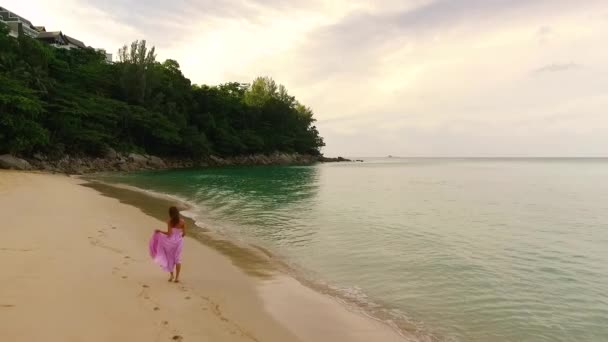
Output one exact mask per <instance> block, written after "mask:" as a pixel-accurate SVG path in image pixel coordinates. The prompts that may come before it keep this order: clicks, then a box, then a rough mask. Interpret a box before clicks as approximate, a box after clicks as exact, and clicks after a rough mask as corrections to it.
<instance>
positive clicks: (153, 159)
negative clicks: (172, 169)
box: [148, 156, 167, 169]
mask: <svg viewBox="0 0 608 342" xmlns="http://www.w3.org/2000/svg"><path fill="white" fill-rule="evenodd" d="M148 164H149V165H150V166H152V167H153V168H155V169H164V168H166V167H167V164H165V161H164V160H162V159H160V158H159V157H157V156H150V159H148Z"/></svg>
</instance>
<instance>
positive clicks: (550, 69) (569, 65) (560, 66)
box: [533, 62, 582, 74]
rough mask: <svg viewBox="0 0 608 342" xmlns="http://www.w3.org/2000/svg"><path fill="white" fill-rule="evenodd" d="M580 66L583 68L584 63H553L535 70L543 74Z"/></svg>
mask: <svg viewBox="0 0 608 342" xmlns="http://www.w3.org/2000/svg"><path fill="white" fill-rule="evenodd" d="M579 68H582V65H580V64H576V63H574V62H570V63H553V64H548V65H545V66H542V67H540V68H537V69H535V70H534V71H533V72H534V73H536V74H543V73H553V72H562V71H569V70H573V69H579Z"/></svg>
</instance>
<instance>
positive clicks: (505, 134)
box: [5, 0, 608, 155]
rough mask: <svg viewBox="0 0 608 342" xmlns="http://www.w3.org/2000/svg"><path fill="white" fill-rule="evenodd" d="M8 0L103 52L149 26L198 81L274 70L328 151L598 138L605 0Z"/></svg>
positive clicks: (587, 149) (452, 150)
mask: <svg viewBox="0 0 608 342" xmlns="http://www.w3.org/2000/svg"><path fill="white" fill-rule="evenodd" d="M5 2H8V3H5V5H6V7H8V8H11V9H14V10H15V11H16V12H18V13H20V14H22V15H24V16H25V17H27V18H30V19H32V21H34V23H35V24H36V25H39V24H42V25H47V27H49V26H51V27H52V29H62V30H64V31H65V32H66V33H68V34H70V35H73V36H74V37H77V38H79V39H82V40H84V41H85V42H86V43H87V44H90V45H92V46H95V47H105V48H107V49H108V50H109V51H116V50H117V49H118V47H119V46H121V45H122V44H123V43H126V42H130V41H132V40H135V39H142V38H144V39H147V40H148V41H149V43H150V44H153V45H156V47H157V51H158V54H159V59H163V58H173V59H176V60H178V61H179V63H180V65H181V66H182V70H183V72H184V74H185V75H187V76H188V77H189V78H191V80H192V81H193V82H194V83H206V84H217V83H223V82H227V81H243V82H247V81H250V80H251V79H253V78H254V77H256V76H260V75H268V76H271V77H273V78H274V79H275V80H277V82H279V83H283V84H285V85H286V86H287V88H288V89H289V90H290V93H292V94H293V95H295V96H296V97H297V98H298V99H299V100H300V101H302V102H303V103H305V104H306V105H308V106H310V107H312V108H313V110H314V111H315V116H316V118H317V119H318V121H319V122H318V127H319V129H320V131H321V134H322V135H323V136H324V137H325V138H326V141H327V147H326V149H325V152H326V153H327V154H332V155H333V154H336V155H337V154H345V155H387V154H393V155H476V154H478V155H491V154H492V153H495V154H501V155H516V154H524V153H528V152H526V151H530V153H533V154H537V155H555V154H559V153H561V152H563V153H566V154H569V155H572V154H576V151H580V153H582V154H585V153H592V152H593V153H595V152H598V151H599V148H600V146H605V145H606V142H607V141H606V139H607V138H604V137H606V136H608V135H606V134H605V132H604V133H601V132H598V128H599V127H608V121H606V120H608V119H604V117H605V115H604V114H605V108H606V107H607V106H608V103H606V101H605V100H602V99H603V98H604V97H605V96H604V94H603V93H602V90H603V89H606V88H607V87H608V64H606V60H608V47H605V46H606V45H605V44H604V41H605V37H604V33H605V32H608V21H607V20H605V19H606V16H605V14H606V13H608V4H607V3H606V1H605V0H587V1H584V2H573V1H571V0H381V1H377V2H372V1H369V0H310V1H282V0H281V1H280V0H225V1H212V0H173V1H170V2H167V1H161V0H151V1H146V2H141V1H136V0H107V1H97V0H64V1H62V2H52V1H42V0H31V2H28V3H27V4H26V3H24V2H22V1H17V0H5ZM28 11H29V13H28ZM564 61H565V62H564ZM568 61H572V62H568ZM575 70H576V72H572V71H575ZM531 75H533V76H540V75H545V76H544V77H531ZM576 118H578V120H577V119H576ZM585 134H586V135H585ZM566 142H567V143H566Z"/></svg>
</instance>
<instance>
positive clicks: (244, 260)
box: [76, 175, 438, 342]
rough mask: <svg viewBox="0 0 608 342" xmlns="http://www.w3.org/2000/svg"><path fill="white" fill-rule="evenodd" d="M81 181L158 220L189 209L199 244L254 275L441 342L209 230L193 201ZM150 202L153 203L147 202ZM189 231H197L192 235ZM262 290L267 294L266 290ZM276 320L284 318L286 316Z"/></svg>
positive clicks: (405, 333)
mask: <svg viewBox="0 0 608 342" xmlns="http://www.w3.org/2000/svg"><path fill="white" fill-rule="evenodd" d="M76 177H79V178H81V179H83V180H86V181H87V182H88V183H87V184H83V185H84V186H88V187H91V188H93V189H95V190H97V191H99V192H100V193H101V194H103V195H104V196H110V197H113V198H116V199H118V200H120V201H121V202H123V203H125V204H128V205H133V206H135V207H137V208H139V209H140V210H142V211H143V212H145V213H146V214H148V215H151V216H159V213H163V214H164V211H165V209H166V206H168V205H170V204H175V203H178V207H180V206H181V207H180V210H185V211H183V212H182V215H183V216H184V218H185V219H186V220H187V222H188V224H189V226H196V229H195V230H194V234H195V235H196V236H195V238H196V239H197V240H198V241H199V242H200V243H202V244H204V245H206V246H208V247H210V248H213V249H215V250H217V251H219V252H220V253H222V254H223V255H224V256H226V257H228V258H230V259H231V260H232V261H233V263H234V264H235V265H237V266H238V267H239V268H241V269H242V270H244V271H245V272H246V273H247V274H248V275H250V276H253V277H258V278H261V279H272V278H282V279H283V280H284V282H286V283H292V281H295V282H297V283H298V286H300V287H302V288H304V289H305V291H314V292H315V293H317V294H318V295H319V296H323V297H328V298H329V299H331V300H332V301H334V302H335V304H337V305H339V306H341V307H342V308H344V309H346V310H348V311H350V312H352V313H355V314H356V315H362V316H365V318H366V319H370V320H373V321H376V322H379V323H381V324H382V326H383V328H388V329H390V330H392V331H393V332H395V333H396V334H398V335H399V336H401V337H402V338H403V340H406V341H410V340H411V341H425V342H431V341H436V340H438V338H437V337H436V336H434V335H433V334H432V333H431V332H430V331H428V330H426V328H423V327H422V326H421V325H420V322H414V321H412V320H410V319H409V318H408V317H406V316H405V315H404V314H403V313H399V314H397V313H396V312H395V311H394V308H391V307H390V306H386V305H384V304H380V303H378V302H373V301H370V300H369V298H368V297H367V296H365V295H363V298H359V296H358V295H357V294H355V295H353V294H352V291H351V290H349V289H340V288H336V287H333V286H331V284H328V283H326V282H324V281H323V280H322V279H321V278H320V277H319V276H316V275H315V273H314V272H313V271H311V270H308V269H304V268H302V267H300V266H298V265H297V264H293V263H292V262H290V261H289V259H288V258H287V257H286V256H285V255H282V254H281V253H279V252H278V251H276V250H272V248H271V247H270V246H267V244H262V241H256V240H254V241H251V240H241V239H240V238H239V237H238V236H234V235H231V234H226V233H225V232H223V231H222V232H218V231H215V230H213V229H210V228H208V226H210V225H213V222H198V221H196V220H195V219H194V218H193V217H191V214H190V213H188V211H190V210H192V209H195V210H196V209H198V210H201V209H203V208H200V207H199V206H198V205H197V204H195V203H191V202H190V201H189V200H188V199H185V198H181V197H179V196H176V195H172V194H168V193H164V192H158V191H155V190H150V189H145V188H140V187H137V186H134V185H129V184H125V183H113V182H112V181H106V180H103V179H100V178H96V177H95V175H85V176H76ZM137 198H139V199H137ZM145 199H151V200H150V201H145ZM142 200H143V201H142ZM154 201H159V202H163V203H165V205H164V206H160V207H159V208H157V209H156V211H155V210H154V208H153V207H154V206H153V205H151V203H150V202H154ZM144 202H148V203H144ZM163 214H161V215H160V216H162V215H163ZM190 231H191V232H193V230H190ZM291 286H293V285H291ZM263 290H264V291H265V289H263ZM278 290H279V291H280V290H281V289H278ZM345 291H346V292H345ZM277 316H278V317H281V316H282V314H279V315H277ZM421 329H422V330H421Z"/></svg>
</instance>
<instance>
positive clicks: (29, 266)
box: [0, 171, 403, 342]
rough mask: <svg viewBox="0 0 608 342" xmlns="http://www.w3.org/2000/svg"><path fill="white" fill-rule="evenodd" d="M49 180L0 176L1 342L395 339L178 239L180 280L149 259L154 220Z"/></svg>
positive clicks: (326, 302)
mask: <svg viewBox="0 0 608 342" xmlns="http://www.w3.org/2000/svg"><path fill="white" fill-rule="evenodd" d="M82 183H83V181H82V180H79V179H75V178H70V177H66V176H59V175H47V174H36V173H18V172H10V171H2V172H0V212H1V213H2V218H3V224H2V226H3V228H2V229H1V230H0V231H1V232H2V234H1V237H0V269H1V270H2V271H0V340H2V341H17V342H19V341H28V342H30V341H33V342H36V341H45V342H53V341H57V342H59V341H60V342H69V341H87V342H89V341H172V340H178V341H179V340H183V341H213V342H222V341H237V342H238V341H260V342H262V341H269V342H273V341H276V342H289V341H400V340H403V339H402V337H401V336H399V335H397V334H396V333H395V332H394V331H392V330H391V329H388V328H387V327H386V326H384V325H383V324H380V323H378V322H375V321H373V320H371V319H368V318H367V317H364V316H362V315H359V314H357V313H353V312H350V311H348V310H346V309H345V308H344V307H343V306H341V305H339V304H338V303H336V302H335V301H333V300H331V299H330V298H329V297H326V296H324V295H321V294H318V293H316V292H314V291H312V290H310V289H308V288H305V287H304V286H302V285H301V284H299V283H298V282H297V281H295V280H293V279H291V278H289V277H285V276H280V277H276V278H272V277H271V278H269V277H255V276H252V275H251V274H250V273H249V272H245V271H244V270H243V268H242V267H239V266H238V263H237V262H235V261H234V260H235V259H234V258H232V259H231V258H229V257H227V256H226V255H225V253H224V254H222V253H220V252H219V251H218V250H215V249H213V248H210V247H208V246H205V245H203V244H201V243H200V242H198V241H196V240H194V239H191V238H187V240H186V244H185V247H184V256H183V259H184V260H183V270H182V273H183V274H182V278H183V279H182V283H180V284H174V283H169V282H167V281H166V279H167V274H166V273H164V272H162V271H161V270H160V268H159V267H158V266H156V265H155V264H153V263H152V262H151V261H150V258H149V256H148V254H147V253H148V252H147V242H148V239H149V237H150V234H151V232H152V231H153V230H154V229H156V228H164V223H163V222H162V221H160V220H158V219H156V218H154V217H152V216H149V215H146V214H145V213H143V212H142V211H141V210H140V209H138V208H136V207H134V206H130V205H127V204H124V203H121V202H119V201H118V200H116V199H113V198H109V197H105V196H102V195H101V194H100V193H98V192H97V191H96V190H94V189H91V188H88V187H84V186H81V185H82Z"/></svg>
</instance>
